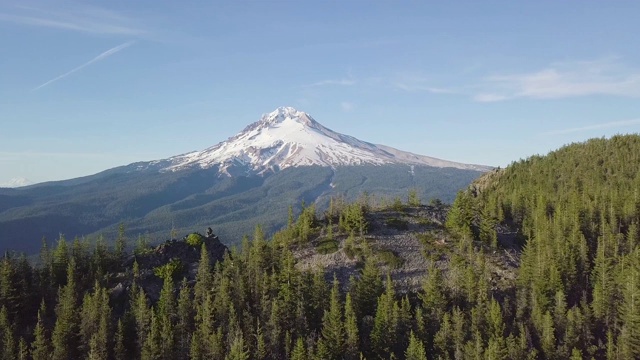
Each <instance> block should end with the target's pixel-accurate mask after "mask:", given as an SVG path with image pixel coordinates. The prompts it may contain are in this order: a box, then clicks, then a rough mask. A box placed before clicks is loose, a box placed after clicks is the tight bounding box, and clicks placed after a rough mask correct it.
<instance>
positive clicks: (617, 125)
mask: <svg viewBox="0 0 640 360" xmlns="http://www.w3.org/2000/svg"><path fill="white" fill-rule="evenodd" d="M632 125H640V119H631V120H620V121H610V122H606V123H600V124H592V125H586V126H581V127H574V128H569V129H561V130H553V131H549V132H546V133H544V135H563V134H572V133H578V132H586V131H591V130H601V129H613V128H621V127H627V126H632Z"/></svg>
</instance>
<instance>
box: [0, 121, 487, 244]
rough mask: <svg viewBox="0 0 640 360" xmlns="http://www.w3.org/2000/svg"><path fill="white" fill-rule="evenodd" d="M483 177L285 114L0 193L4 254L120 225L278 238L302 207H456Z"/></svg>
mask: <svg viewBox="0 0 640 360" xmlns="http://www.w3.org/2000/svg"><path fill="white" fill-rule="evenodd" d="M428 164H431V165H428ZM486 169H488V168H487V167H482V166H476V165H464V164H457V163H452V162H447V161H444V160H438V159H433V158H428V157H424V156H419V155H414V154H410V153H405V152H402V151H399V150H395V149H392V148H388V147H384V146H380V145H372V144H368V143H365V142H362V141H360V140H357V139H355V138H353V137H350V136H346V135H341V134H338V133H335V132H333V131H331V130H329V129H326V128H324V127H323V126H322V125H320V124H319V123H317V122H316V121H315V120H313V119H311V118H310V117H309V116H308V115H306V114H305V113H302V112H298V111H296V110H294V109H291V108H280V109H278V110H276V111H275V112H273V113H271V114H268V115H265V116H264V117H263V118H262V120H260V121H258V122H257V123H254V124H252V125H250V126H249V127H247V128H246V129H245V130H244V131H243V132H241V133H240V134H238V135H236V136H234V137H232V138H230V139H229V140H228V141H226V142H223V143H220V144H218V145H216V146H214V147H211V148H209V149H206V150H204V151H200V152H194V153H190V154H186V155H180V156H176V157H173V158H169V159H165V160H158V161H151V162H139V163H133V164H130V165H127V166H121V167H117V168H113V169H109V170H106V171H103V172H101V173H98V174H95V175H91V176H86V177H82V178H77V179H71V180H65V181H56V182H49V183H43V184H36V185H32V186H27V187H21V188H16V189H0V200H1V201H0V250H3V249H9V248H10V249H15V250H19V251H26V252H29V253H33V252H35V251H37V249H38V248H39V247H40V243H41V239H42V238H43V237H45V238H46V239H48V240H50V241H51V240H54V239H56V238H57V237H58V236H59V234H64V235H65V236H66V237H67V238H73V237H76V236H84V235H97V234H101V233H104V234H105V235H110V234H111V233H113V232H115V231H116V229H117V226H118V224H120V223H124V224H125V225H126V227H127V228H128V229H129V233H132V234H143V235H145V236H148V237H149V238H150V239H151V240H152V241H153V240H155V239H162V238H166V237H167V235H168V234H169V232H170V231H171V229H172V228H174V229H175V230H178V231H183V232H189V231H195V230H200V231H203V228H204V227H208V226H212V227H214V229H215V232H216V233H217V234H219V235H220V239H221V240H222V241H223V242H225V243H227V244H233V243H237V242H239V241H240V239H241V237H242V235H243V234H246V233H251V232H252V231H253V228H254V226H255V225H257V224H263V225H264V227H265V230H266V231H267V232H271V231H274V230H276V229H278V228H279V227H281V226H282V225H283V223H282V219H286V218H287V216H286V214H287V211H288V207H289V206H290V205H294V206H299V204H300V203H301V202H302V201H305V202H306V203H307V204H309V203H314V202H315V203H317V204H318V207H319V209H322V208H323V206H326V205H327V204H328V202H329V198H330V197H331V196H345V197H347V198H349V199H354V198H355V197H357V196H358V195H360V194H361V193H362V192H364V191H367V192H369V193H371V194H374V195H376V196H387V197H388V198H393V197H395V196H401V197H403V198H404V197H406V194H407V191H408V189H410V188H415V189H417V190H418V192H419V193H420V195H421V196H422V198H423V199H424V200H425V201H426V200H428V199H430V198H432V197H437V198H440V199H442V200H443V201H451V200H453V198H454V195H455V193H456V192H457V191H458V190H459V189H461V188H463V187H465V186H467V185H468V184H469V183H470V182H471V181H472V180H473V179H475V178H476V177H477V176H479V175H480V174H481V173H482V171H483V170H486Z"/></svg>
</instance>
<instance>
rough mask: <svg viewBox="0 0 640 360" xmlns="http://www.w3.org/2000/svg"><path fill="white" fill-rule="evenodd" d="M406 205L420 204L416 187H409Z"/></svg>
mask: <svg viewBox="0 0 640 360" xmlns="http://www.w3.org/2000/svg"><path fill="white" fill-rule="evenodd" d="M407 205H409V206H413V207H416V206H420V205H421V202H420V197H419V196H418V189H416V188H411V189H409V194H408V195H407Z"/></svg>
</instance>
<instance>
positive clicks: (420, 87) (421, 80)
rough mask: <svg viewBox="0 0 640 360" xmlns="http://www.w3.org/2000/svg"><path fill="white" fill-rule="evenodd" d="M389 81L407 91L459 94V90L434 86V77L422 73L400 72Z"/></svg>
mask: <svg viewBox="0 0 640 360" xmlns="http://www.w3.org/2000/svg"><path fill="white" fill-rule="evenodd" d="M388 82H389V83H390V85H391V86H392V87H393V88H395V89H398V90H402V91H406V92H428V93H431V94H459V91H458V90H455V89H451V88H445V87H440V86H434V85H433V83H434V81H433V79H432V78H431V77H429V76H425V75H424V74H421V73H411V72H408V73H400V74H395V75H394V76H392V77H391V78H390V79H389V80H388Z"/></svg>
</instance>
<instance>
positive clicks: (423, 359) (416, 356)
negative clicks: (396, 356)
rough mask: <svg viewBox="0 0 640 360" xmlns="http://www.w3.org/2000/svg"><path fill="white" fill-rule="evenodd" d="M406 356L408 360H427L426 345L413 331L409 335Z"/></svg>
mask: <svg viewBox="0 0 640 360" xmlns="http://www.w3.org/2000/svg"><path fill="white" fill-rule="evenodd" d="M404 356H405V359H406V360H427V352H426V351H425V349H424V344H423V343H422V342H421V341H420V340H419V339H418V338H417V337H416V336H415V335H414V334H413V331H412V332H411V334H410V335H409V346H408V347H407V351H405V353H404Z"/></svg>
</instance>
